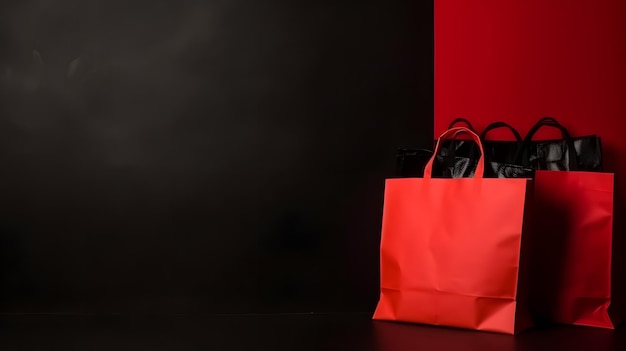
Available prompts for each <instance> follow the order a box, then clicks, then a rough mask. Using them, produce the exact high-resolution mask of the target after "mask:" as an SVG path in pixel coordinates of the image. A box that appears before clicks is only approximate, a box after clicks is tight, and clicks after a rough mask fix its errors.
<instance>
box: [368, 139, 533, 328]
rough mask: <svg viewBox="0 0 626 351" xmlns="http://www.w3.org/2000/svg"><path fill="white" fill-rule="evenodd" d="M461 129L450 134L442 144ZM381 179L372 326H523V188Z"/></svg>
mask: <svg viewBox="0 0 626 351" xmlns="http://www.w3.org/2000/svg"><path fill="white" fill-rule="evenodd" d="M461 132H464V133H468V134H470V135H471V137H472V138H473V140H474V141H475V142H476V143H477V144H478V145H479V146H480V152H481V155H482V154H484V152H483V149H482V145H481V144H480V139H479V137H478V136H477V135H476V134H474V133H473V132H471V131H470V130H468V129H466V128H452V129H450V130H448V131H447V132H445V133H444V134H442V135H441V137H440V138H439V141H438V143H437V147H436V149H435V152H434V155H437V151H438V148H439V147H440V145H441V143H442V141H444V140H446V139H449V138H453V137H455V136H456V134H459V133H461ZM432 165H433V159H432V158H431V159H430V161H429V162H428V164H427V165H426V167H425V169H424V178H400V179H388V180H387V181H386V185H385V197H384V209H383V224H382V236H381V251H380V254H381V257H380V265H381V282H380V285H381V293H380V300H379V302H378V305H377V307H376V311H375V313H374V316H373V318H374V319H376V320H390V321H403V322H414V323H424V324H433V325H443V326H451V327H459V328H468V329H475V330H484V331H492V332H500V333H507V334H514V333H516V332H518V331H520V330H522V329H524V328H526V327H528V326H530V317H529V313H528V310H527V292H528V291H527V287H526V284H527V282H526V278H525V275H524V272H525V271H526V268H525V267H527V263H526V260H525V258H524V257H525V256H526V255H522V254H521V252H522V242H523V241H522V237H523V232H524V231H525V230H526V227H527V218H526V216H527V213H528V211H527V204H528V203H529V201H530V200H529V198H528V195H529V194H530V193H531V191H530V180H528V179H520V178H517V179H513V178H483V174H484V160H483V157H482V156H481V157H480V159H479V161H478V166H477V169H476V173H475V176H474V178H455V179H444V178H432V177H431V174H432Z"/></svg>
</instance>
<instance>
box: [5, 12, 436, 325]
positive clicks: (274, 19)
mask: <svg viewBox="0 0 626 351" xmlns="http://www.w3.org/2000/svg"><path fill="white" fill-rule="evenodd" d="M432 12H433V5H432V2H430V1H428V2H421V1H409V0H387V1H383V0H366V1H358V2H357V1H327V0H321V1H287V0H280V1H279V0H269V1H252V0H214V1H199V0H189V1H123V2H122V1H105V0H96V1H88V2H84V1H77V0H75V1H54V2H53V1H44V0H22V1H3V2H2V3H1V4H0V85H1V86H0V312H4V313H31V312H32V313H242V312H246V313H249V312H260V313H264V312H309V311H315V312H324V311H370V310H372V309H373V307H374V305H375V303H376V300H377V298H378V290H377V289H378V243H379V237H380V234H379V233H380V221H381V218H380V217H381V210H382V195H383V185H384V178H385V177H388V176H392V175H393V172H394V167H395V159H394V155H395V150H396V147H398V146H430V142H431V140H432V121H433V111H432V109H433V107H432V106H433V92H432V90H433V77H432V76H433V68H432V65H433V58H432V57H433V47H432V46H433V30H432V28H433V19H432V17H433V16H432Z"/></svg>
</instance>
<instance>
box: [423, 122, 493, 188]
mask: <svg viewBox="0 0 626 351" xmlns="http://www.w3.org/2000/svg"><path fill="white" fill-rule="evenodd" d="M461 133H466V134H469V135H470V136H471V137H472V139H473V140H474V142H475V143H476V144H477V145H478V148H479V149H480V157H479V158H478V164H477V165H476V172H474V178H483V175H484V173H485V161H484V160H483V155H484V154H485V151H484V150H483V144H482V143H481V142H480V137H479V136H478V134H476V133H474V132H472V131H471V130H470V129H469V128H465V127H456V128H450V129H448V130H446V131H445V132H443V134H441V136H440V137H439V139H437V146H435V151H434V152H433V156H432V157H431V158H430V160H428V163H427V164H426V166H425V167H424V179H430V178H431V177H432V173H433V162H434V161H435V158H436V157H437V154H438V153H439V147H440V146H441V144H442V143H443V141H444V140H447V139H454V138H456V136H457V135H458V134H461ZM450 135H452V137H450Z"/></svg>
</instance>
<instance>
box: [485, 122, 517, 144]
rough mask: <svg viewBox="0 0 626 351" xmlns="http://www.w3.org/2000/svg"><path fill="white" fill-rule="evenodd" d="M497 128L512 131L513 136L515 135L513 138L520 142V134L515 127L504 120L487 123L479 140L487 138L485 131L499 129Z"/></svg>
mask: <svg viewBox="0 0 626 351" xmlns="http://www.w3.org/2000/svg"><path fill="white" fill-rule="evenodd" d="M499 128H506V129H508V130H510V131H511V133H513V136H514V137H515V140H517V141H518V142H520V143H521V142H522V135H521V134H520V133H519V132H518V131H517V129H515V128H513V127H512V126H511V125H510V124H508V123H505V122H493V123H491V124H489V125H488V126H487V127H486V128H485V130H483V132H482V134H480V140H483V141H484V140H486V138H487V133H489V132H490V131H492V130H494V129H499Z"/></svg>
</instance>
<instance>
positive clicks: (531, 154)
mask: <svg viewBox="0 0 626 351" xmlns="http://www.w3.org/2000/svg"><path fill="white" fill-rule="evenodd" d="M543 127H553V128H557V129H559V130H560V131H561V134H562V135H563V138H562V139H556V140H539V141H533V140H532V138H533V136H534V135H535V134H536V133H537V131H539V129H541V128H543ZM524 144H525V146H524V148H523V149H522V152H521V154H520V157H519V158H518V162H517V164H519V165H522V166H525V167H532V168H533V169H535V170H549V171H588V172H600V171H602V142H601V139H600V137H598V136H597V135H588V136H582V137H571V135H570V133H569V132H568V130H567V129H566V128H565V127H563V125H561V124H560V123H559V122H558V121H557V120H555V119H554V118H552V117H545V118H542V119H541V120H539V122H537V124H535V126H533V127H532V128H531V130H530V131H529V132H528V134H527V135H526V138H525V139H524ZM570 150H573V151H574V152H570Z"/></svg>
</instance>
